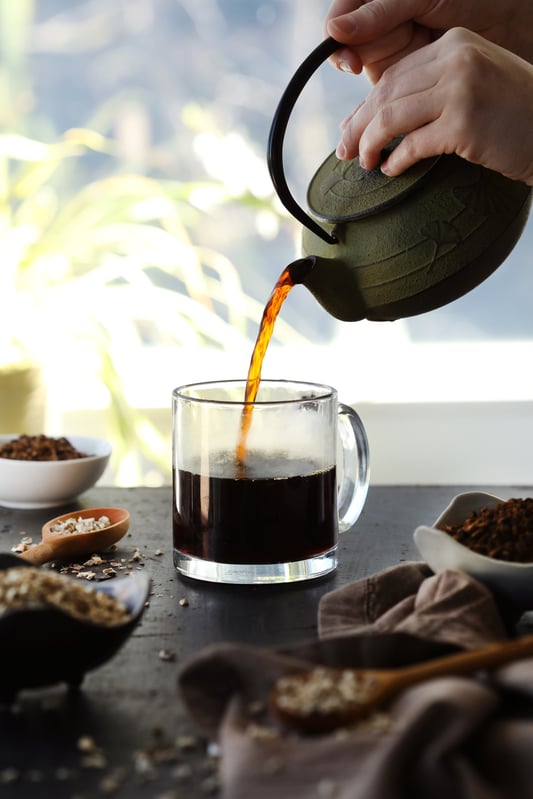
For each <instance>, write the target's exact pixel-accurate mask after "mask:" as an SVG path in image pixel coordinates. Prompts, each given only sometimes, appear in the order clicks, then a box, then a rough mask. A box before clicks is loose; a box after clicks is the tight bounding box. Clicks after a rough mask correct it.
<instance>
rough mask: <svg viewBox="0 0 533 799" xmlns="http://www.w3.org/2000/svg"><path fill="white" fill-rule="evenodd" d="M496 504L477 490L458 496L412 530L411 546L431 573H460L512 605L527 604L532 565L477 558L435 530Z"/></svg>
mask: <svg viewBox="0 0 533 799" xmlns="http://www.w3.org/2000/svg"><path fill="white" fill-rule="evenodd" d="M499 502H503V500H502V499H500V498H499V497H495V496H494V495H493V494H485V493H482V492H477V491H471V492H467V493H464V494H458V495H457V496H456V497H454V499H453V500H452V501H451V503H450V504H449V505H448V507H447V508H446V509H445V510H444V512H443V513H442V514H441V515H440V516H439V518H438V519H437V520H436V521H435V523H434V525H433V526H432V527H426V526H424V525H422V526H420V527H417V528H416V530H415V532H414V539H415V544H416V546H417V549H418V551H419V552H420V554H421V555H422V557H423V558H424V560H425V561H426V563H427V564H428V566H429V567H430V568H431V569H432V570H433V571H434V572H442V571H444V570H445V569H452V570H455V571H462V572H465V573H466V574H469V575H471V576H472V577H474V578H476V579H477V580H479V581H480V582H482V583H484V584H485V585H487V586H488V587H489V588H491V589H493V590H494V591H496V592H498V593H499V594H500V595H501V596H504V597H506V598H507V599H510V600H511V601H513V602H519V603H520V604H524V603H526V604H527V603H531V602H533V563H511V562H510V561H506V560H496V559H495V558H489V557H487V556H486V555H480V554H479V553H477V552H474V551H473V550H471V549H469V548H468V547H465V546H464V545H463V544H460V543H459V542H458V541H456V540H455V539H454V538H452V536H450V535H448V533H445V532H444V531H443V530H438V529H437V527H439V526H441V525H444V524H454V525H455V524H460V523H461V522H463V521H464V520H465V519H466V517H467V516H470V514H471V513H473V512H474V511H479V510H481V509H482V508H492V507H494V505H497V504H498V503H499Z"/></svg>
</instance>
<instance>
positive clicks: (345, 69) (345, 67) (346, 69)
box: [338, 61, 353, 73]
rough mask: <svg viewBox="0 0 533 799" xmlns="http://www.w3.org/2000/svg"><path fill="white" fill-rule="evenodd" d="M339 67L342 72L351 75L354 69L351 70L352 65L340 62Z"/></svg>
mask: <svg viewBox="0 0 533 799" xmlns="http://www.w3.org/2000/svg"><path fill="white" fill-rule="evenodd" d="M338 66H339V69H340V70H341V72H350V73H352V72H353V69H352V68H351V66H350V64H349V63H348V62H347V61H339V64H338Z"/></svg>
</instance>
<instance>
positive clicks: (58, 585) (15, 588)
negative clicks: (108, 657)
mask: <svg viewBox="0 0 533 799" xmlns="http://www.w3.org/2000/svg"><path fill="white" fill-rule="evenodd" d="M41 607H56V608H59V609H60V610H62V611H64V612H65V613H68V614H69V615H70V616H75V617H76V618H78V619H82V620H83V621H90V622H93V623H94V624H105V625H109V626H112V625H116V624H123V623H125V622H127V621H128V620H129V619H130V617H131V614H130V612H129V610H128V608H127V607H126V606H125V605H124V604H123V603H122V602H119V601H118V600H117V599H115V598H114V597H112V596H110V595H109V594H107V593H105V592H104V591H98V590H97V589H95V588H92V587H87V586H84V585H80V584H79V583H76V582H74V580H72V579H71V578H69V577H64V576H62V575H60V574H56V573H55V572H50V571H46V570H45V569H38V568H32V567H27V566H14V567H13V568H11V569H5V570H4V571H0V613H3V612H4V611H6V610H10V609H15V608H41Z"/></svg>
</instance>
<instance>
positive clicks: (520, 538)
mask: <svg viewBox="0 0 533 799" xmlns="http://www.w3.org/2000/svg"><path fill="white" fill-rule="evenodd" d="M441 529H442V530H444V532H446V533H448V534H449V535H451V536H452V538H455V540H456V541H459V543H461V544H464V546H466V547H468V548H469V549H472V550H473V551H474V552H478V553H479V554H480V555H487V556H488V557H489V558H496V559H498V560H507V561H514V562H516V563H533V498H530V497H528V498H526V499H508V500H506V501H505V502H500V503H498V504H497V505H495V506H494V507H492V508H482V509H481V510H480V511H477V512H474V513H472V514H470V516H468V517H467V518H466V519H465V521H464V522H463V523H462V524H459V525H451V524H446V525H442V526H441Z"/></svg>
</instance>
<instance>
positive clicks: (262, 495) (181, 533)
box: [173, 453, 337, 563]
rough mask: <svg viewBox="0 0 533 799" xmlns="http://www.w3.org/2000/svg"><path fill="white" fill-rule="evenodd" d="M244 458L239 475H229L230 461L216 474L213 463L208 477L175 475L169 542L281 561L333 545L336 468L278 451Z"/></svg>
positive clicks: (219, 554) (220, 559)
mask: <svg viewBox="0 0 533 799" xmlns="http://www.w3.org/2000/svg"><path fill="white" fill-rule="evenodd" d="M247 458H248V460H247V474H248V476H247V477H245V478H243V477H237V476H236V475H235V466H234V464H227V469H226V471H227V476H225V475H224V470H222V476H217V475H218V470H217V469H213V470H212V471H213V472H214V475H215V476H209V477H208V476H203V475H200V474H198V473H194V472H189V471H184V470H180V471H179V472H178V473H177V474H175V475H174V485H175V497H176V500H175V503H174V518H173V529H174V547H175V548H176V549H178V550H179V551H180V552H184V553H186V554H187V555H190V556H191V557H196V558H203V559H205V560H210V561H215V562H217V563H285V562H291V561H299V560H304V559H306V558H309V557H313V556H314V555H317V554H319V553H321V552H327V551H328V550H330V549H332V548H333V547H334V546H335V544H336V542H337V491H336V476H335V467H331V468H330V469H326V470H325V471H314V470H313V464H312V463H307V462H302V463H295V462H294V461H291V462H288V461H287V460H286V459H285V458H283V456H281V457H280V458H279V459H277V458H275V457H272V456H269V458H268V460H267V461H266V460H265V459H264V457H263V456H261V455H258V456H256V455H254V453H248V456H247ZM288 467H290V469H291V471H292V472H293V473H292V474H290V475H287V474H286V473H287V469H288ZM210 471H211V469H210ZM295 471H296V472H297V473H296V474H294V472H295ZM265 474H266V475H269V474H272V475H276V477H269V476H266V477H264V476H260V475H265ZM254 475H259V476H254Z"/></svg>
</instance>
